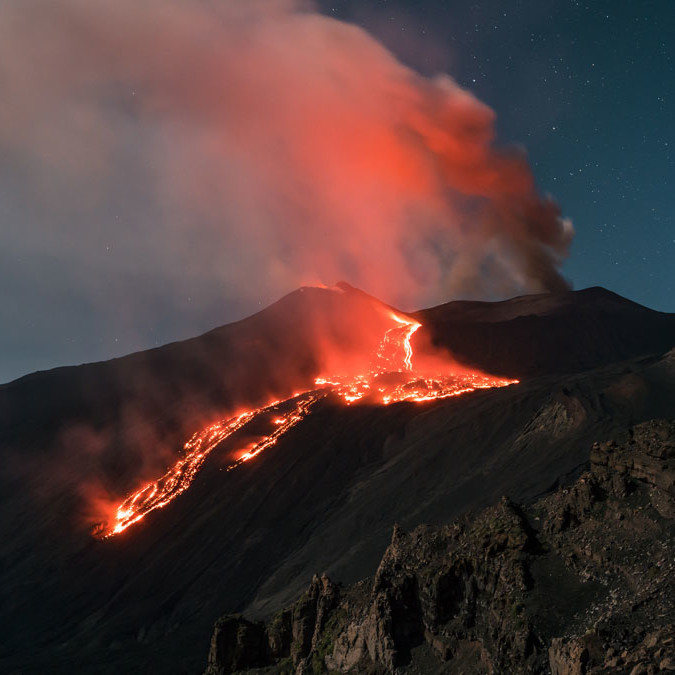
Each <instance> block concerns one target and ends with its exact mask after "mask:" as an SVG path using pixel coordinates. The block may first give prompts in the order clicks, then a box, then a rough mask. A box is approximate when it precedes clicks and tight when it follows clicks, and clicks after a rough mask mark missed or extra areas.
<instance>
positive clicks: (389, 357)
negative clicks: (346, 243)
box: [97, 311, 518, 537]
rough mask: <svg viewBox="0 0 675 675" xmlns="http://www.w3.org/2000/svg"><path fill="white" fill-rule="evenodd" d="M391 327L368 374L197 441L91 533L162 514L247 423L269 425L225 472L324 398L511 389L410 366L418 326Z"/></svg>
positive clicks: (326, 385)
mask: <svg viewBox="0 0 675 675" xmlns="http://www.w3.org/2000/svg"><path fill="white" fill-rule="evenodd" d="M387 318H388V320H389V321H390V322H391V323H393V325H391V326H390V328H388V329H387V330H386V331H385V333H384V335H383V336H382V338H381V340H380V343H379V347H378V349H377V353H376V354H375V356H374V359H371V361H370V366H369V367H368V368H366V369H365V371H364V372H362V373H356V374H354V373H352V374H349V375H322V376H320V377H317V378H316V379H315V380H314V385H315V388H314V389H312V390H307V391H300V392H296V393H294V394H293V395H292V396H291V397H290V398H288V399H285V400H282V401H273V402H272V403H269V404H267V405H265V406H262V407H260V408H257V409H252V410H244V411H241V412H239V413H238V414H237V415H235V416H233V417H230V418H229V419H226V420H223V421H221V422H216V423H215V424H212V425H210V426H208V427H206V428H205V429H203V430H202V431H200V432H198V433H196V434H195V435H194V436H193V437H192V438H191V439H190V440H189V441H188V442H187V443H186V444H185V446H184V447H183V456H182V458H181V459H179V460H178V461H177V462H176V464H174V466H173V467H172V468H170V469H169V470H168V471H167V472H166V473H165V474H164V475H163V476H162V477H161V478H159V479H157V480H156V481H153V482H150V483H147V484H145V485H143V486H142V487H141V488H140V489H138V490H137V491H136V492H134V493H133V494H131V495H129V496H128V497H127V498H126V499H125V500H124V501H123V502H122V503H121V504H119V505H118V506H117V508H116V510H115V512H114V516H113V518H112V524H106V525H105V526H102V527H99V528H97V530H98V531H101V532H103V533H104V535H103V536H106V537H109V536H112V535H116V534H119V533H121V532H123V531H124V530H126V529H127V528H128V527H130V526H131V525H133V524H134V523H137V522H138V521H140V520H141V519H142V518H144V517H145V516H146V515H147V514H148V513H150V512H151V511H154V510H155V509H159V508H163V507H165V506H166V505H167V504H169V503H170V502H171V501H173V500H174V499H175V498H176V497H177V496H178V495H180V494H181V493H182V492H185V490H187V489H188V487H189V486H190V485H191V484H192V481H193V480H194V478H195V476H196V475H197V473H198V471H199V470H200V468H201V467H202V465H203V463H204V461H205V460H206V458H207V456H208V455H209V453H210V452H211V451H212V450H213V449H214V448H216V447H217V446H218V445H220V444H221V443H223V442H224V441H225V440H226V439H228V438H230V437H231V436H233V435H234V434H235V433H236V432H238V431H239V430H241V429H243V428H244V427H246V426H247V425H248V423H249V422H251V421H253V420H254V419H255V420H259V421H262V422H265V421H266V420H267V423H269V424H270V425H271V427H272V431H271V432H270V433H269V434H267V435H263V436H262V437H261V438H259V440H257V441H254V442H251V443H249V444H248V445H246V446H244V447H240V449H239V450H238V451H237V452H235V453H234V454H233V457H234V461H232V462H231V463H230V464H229V465H228V466H227V469H226V470H227V471H231V470H232V469H234V468H235V467H237V466H239V465H241V464H242V463H244V462H248V461H249V460H251V459H253V458H254V457H257V456H258V455H259V454H260V453H262V452H264V451H265V450H267V449H268V448H270V447H271V446H273V445H274V444H276V443H277V441H278V440H279V439H280V438H281V437H282V436H283V435H284V434H286V432H288V431H289V430H290V429H292V428H293V427H294V426H296V425H297V424H298V423H299V422H301V421H302V420H303V419H304V418H305V417H306V416H307V415H308V414H309V412H310V411H311V409H312V407H313V406H314V405H315V404H316V403H317V402H318V401H320V400H322V399H324V398H325V397H327V396H328V395H329V394H332V395H334V396H337V397H338V398H339V399H341V400H342V401H343V402H344V403H345V404H347V405H351V404H353V403H356V402H358V401H364V402H369V403H371V404H378V405H389V404H391V403H399V402H403V401H413V402H424V401H433V400H438V399H444V398H449V397H452V396H459V395H461V394H465V393H467V392H470V391H474V390H476V389H488V388H492V387H503V386H506V385H509V384H514V383H516V382H518V380H507V379H503V378H499V377H494V376H491V375H486V374H484V373H481V372H479V371H475V370H469V369H466V368H463V367H461V366H459V365H457V364H454V363H452V362H451V361H450V360H448V359H442V358H439V357H427V359H426V364H425V362H424V361H425V360H424V358H420V361H421V363H420V364H414V363H413V357H414V351H413V347H412V343H411V340H412V337H413V335H414V334H415V332H416V331H417V330H419V328H421V324H420V323H419V322H418V321H415V320H414V319H412V318H410V317H408V316H405V315H402V314H399V313H396V312H394V311H391V312H389V314H388V317H387Z"/></svg>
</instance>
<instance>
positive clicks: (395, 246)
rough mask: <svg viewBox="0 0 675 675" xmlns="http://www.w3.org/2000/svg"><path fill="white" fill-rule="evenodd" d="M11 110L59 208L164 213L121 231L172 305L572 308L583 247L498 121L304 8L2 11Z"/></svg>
mask: <svg viewBox="0 0 675 675" xmlns="http://www.w3.org/2000/svg"><path fill="white" fill-rule="evenodd" d="M0 91H2V96H1V97H0V148H1V149H2V152H3V153H4V155H5V157H6V158H7V157H15V158H20V162H19V161H18V160H17V163H16V165H17V166H19V165H20V166H19V169H18V170H22V171H24V172H25V173H26V175H29V176H30V177H31V180H32V181H33V182H34V191H35V192H34V193H35V195H39V199H40V200H42V202H43V204H42V208H44V209H47V210H48V209H52V210H57V211H58V209H59V208H62V207H63V204H64V203H70V204H72V203H77V204H78V211H79V216H80V217H81V219H82V222H86V220H87V217H91V219H92V220H93V219H94V217H95V215H96V214H97V213H99V212H101V211H105V210H106V209H109V208H110V204H111V202H114V200H115V196H116V195H117V194H125V195H126V194H129V192H130V191H133V192H134V193H135V194H136V195H137V196H140V197H141V198H142V199H146V200H147V203H148V204H153V205H155V207H156V208H155V210H154V211H153V212H152V215H153V216H154V217H153V218H150V217H145V218H144V217H142V216H139V218H138V220H137V221H136V222H134V223H133V224H132V225H128V224H127V225H126V227H129V228H130V231H129V236H130V237H132V238H134V240H135V242H136V246H135V248H136V249H137V250H138V251H141V253H140V254H139V256H140V258H142V264H144V265H148V266H150V267H152V266H153V265H154V266H155V267H157V268H158V269H159V268H162V267H163V269H164V271H163V272H162V279H161V283H167V279H166V278H165V277H166V276H167V272H166V268H167V267H170V266H171V265H173V270H172V272H170V273H168V276H169V277H172V276H174V277H176V278H177V279H181V278H184V277H185V276H188V277H189V276H191V275H192V276H195V275H196V276H206V277H207V278H211V279H213V281H214V283H216V282H217V283H218V284H219V285H220V287H223V286H224V287H225V288H226V289H227V292H229V293H232V294H233V295H237V296H244V297H251V298H253V297H259V296H260V295H261V294H267V295H269V293H270V292H271V290H272V289H274V294H280V293H281V292H284V291H287V290H291V289H292V288H293V287H295V286H298V285H300V284H303V283H308V282H314V281H324V282H327V283H333V282H334V281H336V280H338V279H347V280H348V281H349V282H350V283H352V284H354V285H357V286H360V287H362V288H364V289H365V290H367V291H368V292H370V293H373V294H375V295H377V296H379V297H382V298H383V299H384V300H386V301H389V302H392V303H396V304H399V305H402V306H403V307H404V308H412V306H414V305H419V304H422V303H429V302H432V301H439V300H448V299H451V298H453V297H465V298H466V297H484V298H494V297H499V296H506V295H510V294H514V293H518V292H529V291H535V292H536V291H545V290H558V289H562V288H565V287H566V282H565V280H564V279H563V278H562V276H561V274H560V271H559V270H560V266H561V263H562V261H563V260H564V258H565V257H566V255H567V252H568V247H569V245H570V242H571V239H572V236H573V231H572V227H571V225H570V223H569V222H567V221H565V220H564V219H562V218H561V215H560V211H559V209H558V207H557V205H556V204H555V203H554V202H552V201H551V200H549V199H544V198H542V197H540V196H539V195H538V193H537V190H536V187H535V185H534V181H533V177H532V174H531V171H530V169H529V167H528V164H527V161H526V158H525V156H524V154H523V152H522V151H520V150H517V149H508V150H504V149H499V148H497V147H495V145H494V121H495V114H494V112H493V111H492V110H491V109H490V108H489V107H488V106H486V105H484V104H483V103H481V102H480V101H478V100H477V99H476V98H475V97H474V96H473V95H472V94H471V93H470V92H468V91H465V90H463V89H461V88H460V87H459V86H458V85H457V84H456V83H455V82H454V81H453V80H452V79H451V78H450V77H448V76H446V75H440V76H438V77H436V78H434V79H427V78H424V77H421V76H420V75H418V74H416V73H415V72H413V71H411V70H410V69H408V68H407V67H405V66H404V65H402V64H401V63H399V62H398V61H397V60H396V58H395V57H394V56H393V55H392V54H391V53H390V52H388V51H387V50H386V49H385V48H384V47H382V46H381V45H380V44H378V42H376V41H375V40H374V39H373V38H372V37H371V36H370V35H368V34H367V33H366V32H365V31H363V30H361V29H360V28H358V27H356V26H353V25H348V24H345V23H342V22H339V21H336V20H334V19H332V18H328V17H325V16H322V15H319V14H318V13H317V12H315V11H314V10H313V8H312V7H311V6H309V5H308V4H307V3H305V2H300V1H299V0H213V1H211V2H207V1H206V0H204V1H198V0H143V1H142V2H139V1H138V0H114V1H111V0H58V1H55V0H5V1H4V2H3V3H2V6H1V7H0ZM120 158H122V159H120ZM125 167H126V168H125ZM120 185H123V186H125V188H124V189H120ZM83 214H84V215H83ZM87 214H90V216H88V215H87ZM91 227H92V228H94V229H95V228H96V225H95V224H94V223H92V224H91ZM67 232H68V230H67V227H66V228H65V229H64V233H67ZM72 234H73V233H72V232H71V233H70V235H69V239H68V241H67V246H69V247H73V248H75V249H77V248H78V247H80V246H82V247H83V248H85V249H86V247H87V246H88V245H90V244H91V241H90V240H89V238H88V236H87V234H86V232H84V233H83V234H82V236H81V237H80V236H72ZM62 235H63V237H62ZM45 236H46V238H47V239H48V240H49V242H50V243H49V245H50V246H51V245H53V246H54V247H55V249H56V253H55V255H59V253H58V251H59V250H60V249H59V247H61V250H62V249H63V248H64V247H65V245H64V242H63V241H61V239H62V238H64V237H65V235H64V234H63V233H58V232H50V233H48V234H46V235H45ZM59 242H60V243H59ZM167 251H170V252H171V253H167ZM86 253H87V252H86V250H84V251H82V254H83V255H85V254H86ZM94 264H96V263H95V262H94ZM135 264H140V263H139V261H136V263H135ZM158 283H159V281H158ZM169 283H170V281H169ZM218 319H219V317H215V320H218Z"/></svg>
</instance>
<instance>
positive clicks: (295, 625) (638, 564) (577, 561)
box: [206, 420, 675, 675]
mask: <svg viewBox="0 0 675 675" xmlns="http://www.w3.org/2000/svg"><path fill="white" fill-rule="evenodd" d="M589 459H590V462H589V464H590V468H589V470H588V471H587V472H585V473H583V474H582V475H581V476H580V477H579V478H578V479H577V480H576V481H575V482H574V483H572V484H571V485H569V486H566V487H561V488H558V489H557V490H556V491H554V492H553V493H552V494H550V495H547V496H546V497H543V498H542V499H539V500H538V501H536V502H535V503H533V504H530V505H527V506H526V505H518V504H514V503H513V502H511V501H509V500H508V499H506V498H504V499H502V500H501V501H500V502H499V503H498V504H497V505H496V506H492V507H489V508H487V509H484V510H482V511H480V512H478V513H477V514H475V515H469V516H465V517H462V518H460V519H458V520H456V521H454V522H453V523H451V524H450V525H446V526H440V527H428V526H420V527H418V528H416V529H415V530H414V531H412V532H411V533H410V534H406V533H404V532H403V531H402V530H401V529H400V528H399V527H398V526H396V527H395V528H394V532H393V535H392V539H391V543H390V545H389V547H388V548H387V550H386V552H385V554H384V557H383V558H382V560H381V562H380V564H379V566H378V568H377V571H376V573H375V576H374V578H373V579H372V581H368V582H361V583H359V584H356V585H354V586H352V587H348V588H342V587H340V586H337V585H336V584H334V583H333V582H332V581H331V580H330V579H329V578H328V577H327V576H325V575H324V576H322V577H318V576H315V577H314V579H313V580H312V583H311V585H310V587H309V589H308V591H307V592H306V593H305V594H304V595H303V596H302V597H301V598H300V599H299V600H298V601H297V602H296V603H295V604H293V605H292V606H290V607H289V608H287V609H284V610H282V611H281V612H280V613H279V614H277V615H276V616H275V617H274V618H273V619H272V620H271V621H270V623H269V624H268V625H267V626H265V625H264V624H260V623H255V624H252V623H250V622H248V621H247V620H246V619H244V618H243V617H240V616H229V617H224V618H223V619H220V620H219V621H218V622H217V623H216V627H215V630H214V633H213V637H212V641H211V649H210V652H209V659H208V667H207V670H206V675H225V674H226V673H231V672H235V671H236V672H256V673H297V675H302V674H307V673H312V674H318V673H322V672H356V673H548V672H551V673H553V674H554V675H572V674H579V675H583V674H585V673H587V674H589V675H590V674H592V673H609V672H626V673H629V672H630V673H635V674H636V675H637V674H639V673H643V674H648V675H651V674H653V673H657V672H666V671H675V424H674V423H672V422H667V421H664V420H654V421H651V422H647V423H643V424H640V425H637V426H636V427H635V428H633V429H630V430H629V431H628V433H626V434H623V435H622V436H621V437H620V438H619V439H618V440H612V441H610V442H605V443H601V444H595V445H594V446H593V448H592V450H591V452H590V458H589ZM252 636H255V638H253V637H252ZM252 667H255V668H256V670H255V671H250V670H249V669H250V668H252Z"/></svg>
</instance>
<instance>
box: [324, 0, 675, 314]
mask: <svg viewBox="0 0 675 675" xmlns="http://www.w3.org/2000/svg"><path fill="white" fill-rule="evenodd" d="M321 5H322V9H323V11H324V12H326V13H329V12H330V13H332V14H333V15H334V16H338V17H341V18H345V19H348V20H353V21H357V22H358V23H361V24H362V25H364V26H366V27H367V28H368V30H369V31H370V32H371V33H373V34H374V35H376V36H377V37H378V38H379V39H380V40H381V41H382V42H384V43H385V44H387V45H388V46H389V47H390V49H392V51H394V52H395V53H396V54H397V55H398V56H399V58H401V59H402V60H403V61H405V62H406V63H408V64H409V65H411V66H413V67H414V68H416V69H417V70H420V71H422V72H425V73H428V74H433V73H435V72H437V71H446V72H449V73H450V74H451V75H452V76H453V77H454V78H455V79H456V80H457V81H458V82H459V83H460V84H462V85H463V86H464V87H466V88H467V89H470V90H472V91H473V92H475V93H476V94H477V96H478V98H480V99H481V100H482V101H485V102H486V103H488V104H489V105H490V106H491V107H492V108H493V109H494V110H495V111H496V113H497V128H498V130H499V139H500V141H506V142H516V143H521V144H523V145H524V146H525V147H526V149H527V152H528V154H529V157H530V160H531V163H532V166H533V169H534V172H535V176H536V179H537V181H538V184H539V186H540V189H541V190H542V191H544V192H548V193H551V194H552V195H553V196H554V197H555V199H556V200H557V201H558V202H559V203H560V205H561V206H562V209H563V213H564V214H565V215H566V216H568V217H570V218H571V219H572V221H573V222H574V226H575V229H576V233H577V234H576V238H575V242H574V245H573V248H572V254H571V256H570V258H569V261H568V262H567V263H566V265H565V267H564V270H565V272H566V274H567V276H568V277H569V278H570V280H571V281H572V283H573V285H574V287H575V288H584V287H586V286H595V285H599V286H605V287H606V288H609V289H611V290H613V291H616V292H617V293H620V294H621V295H625V296H627V297H629V298H631V299H632V300H635V301H637V302H640V303H642V304H645V305H647V306H649V307H652V308H654V309H659V310H661V311H668V312H675V217H674V214H675V152H674V147H673V146H674V144H675V41H674V40H673V35H675V3H673V2H671V1H670V0H660V1H659V0H651V1H650V0H646V1H644V2H642V1H641V2H631V1H629V0H618V1H617V0H594V1H593V2H590V1H589V2H575V1H572V0H554V1H551V0H542V1H541V2H531V1H523V0H520V1H513V2H500V1H495V0H493V1H491V2H471V3H469V2H457V1H452V0H451V1H445V2H442V1H440V0H417V1H416V2H410V1H405V0H343V1H339V0H338V1H336V2H330V1H329V0H322V2H321Z"/></svg>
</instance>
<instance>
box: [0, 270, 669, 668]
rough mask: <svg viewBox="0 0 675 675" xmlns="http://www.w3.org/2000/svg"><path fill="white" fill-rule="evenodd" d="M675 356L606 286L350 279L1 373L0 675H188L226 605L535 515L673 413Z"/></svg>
mask: <svg viewBox="0 0 675 675" xmlns="http://www.w3.org/2000/svg"><path fill="white" fill-rule="evenodd" d="M673 346H675V315H669V314H662V313H659V312H655V311H652V310H650V309H647V308H645V307H642V306H640V305H638V304H635V303H633V302H630V301H629V300H626V299H624V298H621V297H620V296H617V295H615V294H613V293H611V292H609V291H606V290H604V289H601V288H590V289H586V290H583V291H577V292H571V291H570V292H561V293H555V294H545V295H535V296H523V297H519V298H514V299H511V300H507V301H503V302H496V303H486V302H451V303H448V304H445V305H441V306H438V307H433V308H429V309H425V310H421V311H418V312H415V313H404V312H401V311H399V310H397V309H395V308H392V307H389V306H387V305H385V304H383V303H381V302H379V301H378V300H376V299H375V298H372V297H371V296H368V295H367V294H365V293H363V292H362V291H360V290H358V289H354V288H352V287H350V286H349V285H347V284H344V283H342V284H339V285H338V286H336V287H330V288H319V287H307V288H302V289H299V290H297V291H295V292H293V293H291V294H290V295H287V296H286V297H284V298H282V299H281V300H279V301H278V302H277V303H275V304H274V305H272V306H270V307H268V308H267V309H265V310H263V311H262V312H259V313H258V314H255V315H253V316H251V317H249V318H247V319H244V320H243V321H239V322H236V323H233V324H229V325H227V326H223V327H222V328H218V329H215V330H213V331H211V332H209V333H206V334H205V335H202V336H200V337H197V338H194V339H192V340H187V341H184V342H179V343H173V344H169V345H166V346H164V347H160V348H158V349H154V350H150V351H147V352H142V353H137V354H132V355H129V356H126V357H123V358H119V359H114V360H112V361H107V362H103V363H95V364H86V365H82V366H76V367H67V368H58V369H55V370H52V371H48V372H40V373H35V374H32V375H29V376H26V377H24V378H21V379H19V380H16V381H14V382H10V383H8V384H5V385H3V386H2V387H0V446H1V452H2V458H3V464H4V466H5V470H4V471H3V473H2V477H1V478H0V481H2V484H1V485H0V488H1V490H2V500H3V509H2V520H1V526H2V537H1V539H0V542H1V543H0V555H1V563H0V573H1V574H2V580H1V583H0V589H1V590H0V594H1V600H0V621H1V623H2V625H3V626H4V627H5V630H4V631H3V637H2V644H1V646H0V668H1V669H2V670H3V671H7V672H13V671H20V672H53V673H58V672H66V671H67V672H73V671H75V672H85V673H86V672H91V673H107V672H111V673H112V672H120V671H121V672H158V673H163V672H166V673H173V672H200V671H201V670H203V668H204V667H205V662H206V653H207V651H208V645H209V639H210V636H211V630H212V627H213V624H214V622H215V620H216V619H217V618H218V617H219V616H220V615H222V614H225V613H232V612H245V613H246V615H247V616H248V617H251V618H253V619H256V618H269V617H270V616H272V615H273V614H274V613H275V612H277V611H278V610H279V609H281V608H282V607H284V606H285V605H287V604H288V603H289V602H291V601H292V600H293V599H294V598H295V597H296V596H298V595H299V594H300V593H301V591H302V590H303V589H304V588H305V587H306V586H307V584H308V583H309V581H310V579H311V578H312V576H313V574H314V573H316V572H322V571H326V572H327V573H328V575H329V576H330V578H331V579H336V580H338V581H340V582H342V583H344V584H352V583H355V582H359V581H360V580H362V579H364V578H366V577H368V576H369V575H372V574H373V573H374V571H375V569H376V568H377V566H378V563H379V561H380V559H381V557H382V554H383V552H384V550H385V549H386V548H387V546H388V544H389V543H390V541H391V532H392V527H393V526H394V524H395V523H398V524H400V526H401V527H402V528H404V529H406V530H407V529H412V528H415V527H417V526H418V525H421V524H429V525H439V524H442V523H446V522H448V521H450V520H451V519H453V518H455V517H457V516H459V515H461V514H463V513H465V512H466V511H467V510H470V509H474V510H475V509H478V508H481V507H485V506H488V505H490V504H494V503H497V502H498V500H499V499H500V498H501V497H502V496H504V495H507V496H508V497H509V498H510V499H512V500H516V501H518V502H522V503H524V504H529V503H532V502H534V501H535V500H537V499H539V498H541V497H542V495H544V494H545V493H547V492H548V491H551V490H552V489H553V488H554V487H556V486H558V485H563V484H566V483H570V482H572V481H574V480H576V479H577V477H578V476H579V474H580V473H581V472H582V471H583V470H584V469H585V468H586V467H587V465H588V462H589V450H590V447H591V446H592V443H593V442H594V441H596V440H602V439H606V438H608V437H611V436H612V435H613V434H616V433H619V432H620V431H624V430H625V429H627V428H630V427H632V426H633V425H637V424H640V423H642V422H645V421H647V420H650V419H653V418H659V417H666V418H673V417H675V371H674V367H675V357H673V353H672V352H669V350H671V349H672V348H673ZM191 453H192V454H191ZM139 505H142V506H143V508H142V509H140V510H134V509H137V507H138V506H139ZM148 506H150V507H151V508H147V507H148ZM120 509H121V510H120ZM137 516H139V517H137Z"/></svg>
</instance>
